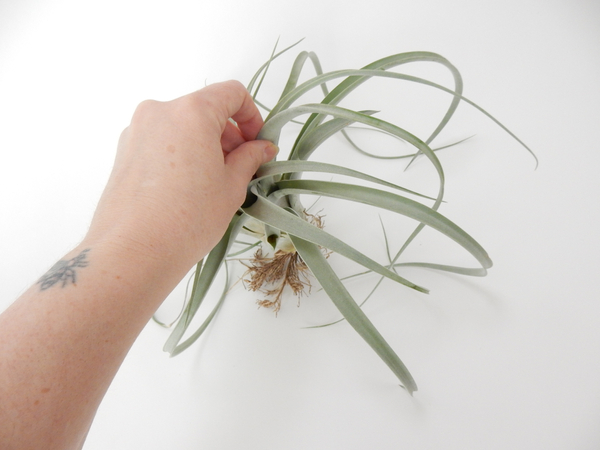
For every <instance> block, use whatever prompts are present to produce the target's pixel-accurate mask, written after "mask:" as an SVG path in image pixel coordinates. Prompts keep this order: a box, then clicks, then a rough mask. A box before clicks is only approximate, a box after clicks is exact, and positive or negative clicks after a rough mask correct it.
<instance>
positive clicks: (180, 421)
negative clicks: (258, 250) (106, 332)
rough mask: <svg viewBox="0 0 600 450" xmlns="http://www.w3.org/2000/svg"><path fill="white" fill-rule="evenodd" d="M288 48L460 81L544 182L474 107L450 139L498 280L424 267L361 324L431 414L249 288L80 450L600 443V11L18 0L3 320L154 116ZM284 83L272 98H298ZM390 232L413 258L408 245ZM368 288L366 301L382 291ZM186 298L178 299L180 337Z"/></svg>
mask: <svg viewBox="0 0 600 450" xmlns="http://www.w3.org/2000/svg"><path fill="white" fill-rule="evenodd" d="M278 36H281V45H282V46H283V45H289V44H291V43H293V42H295V41H296V40H298V39H300V38H302V37H306V39H305V41H304V42H303V43H302V44H301V45H300V46H299V47H298V49H299V50H313V51H315V52H316V53H317V54H318V55H319V56H320V58H321V60H322V63H323V65H324V69H325V70H333V69H341V68H357V67H360V66H362V65H365V64H367V63H369V62H371V61H373V60H375V59H378V58H380V57H383V56H387V55H390V54H394V53H399V52H404V51H412V50H428V51H433V52H437V53H440V54H442V55H444V56H445V57H447V58H448V59H449V60H450V61H451V62H453V63H454V64H455V65H456V66H457V67H458V68H459V70H461V73H462V74H463V77H464V79H465V86H466V88H465V95H466V96H467V97H468V98H470V99H472V100H475V101H476V102H478V103H479V104H481V105H482V106H484V107H485V108H486V109H488V110H489V111H490V112H491V113H493V114H494V115H495V116H496V117H498V118H499V119H500V120H501V121H503V122H504V123H505V124H506V125H507V126H509V128H511V130H513V131H514V132H515V133H516V134H517V135H518V136H520V137H521V138H522V139H523V140H524V141H525V142H527V143H528V144H529V145H530V146H531V147H532V148H533V149H534V151H535V152H536V154H537V155H538V157H539V159H540V165H539V167H538V169H537V170H534V167H535V164H534V161H533V158H531V157H530V156H529V155H528V154H527V152H526V151H524V150H523V149H522V148H521V147H519V145H518V144H517V143H515V142H514V141H513V140H511V139H510V138H509V137H508V136H507V135H506V134H504V133H503V132H502V131H501V130H499V129H498V128H497V127H495V126H494V125H493V124H492V123H491V122H490V121H489V120H487V119H485V118H484V117H483V116H481V115H479V114H477V113H476V112H475V111H474V110H473V109H472V108H469V107H468V106H467V105H462V106H461V107H460V108H459V113H458V114H457V117H456V121H454V122H452V123H451V125H450V126H449V128H448V130H447V131H445V132H444V133H443V134H442V135H441V136H440V137H439V139H438V140H437V141H436V142H438V143H439V145H443V144H445V143H448V142H451V141H452V140H456V139H460V138H461V137H466V136H470V135H472V134H475V135H476V136H475V138H473V139H471V140H470V141H468V142H466V143H465V144H463V145H462V146H460V147H457V148H455V149H452V150H448V151H447V152H446V153H443V154H440V155H441V158H442V162H443V163H444V165H445V168H446V174H447V179H448V181H447V182H448V194H447V200H448V203H447V204H445V205H444V206H443V208H442V212H444V213H445V214H448V216H449V217H451V218H452V219H453V220H455V221H456V222H457V223H458V224H460V225H461V226H463V227H464V228H465V229H466V230H467V231H469V232H470V233H472V234H473V235H474V236H475V237H476V238H477V239H478V240H479V241H480V242H481V243H482V244H483V245H484V247H485V248H486V249H487V250H488V251H489V253H490V255H491V257H492V259H493V260H494V263H495V265H494V267H493V268H492V269H491V271H490V274H489V275H488V277H486V278H481V279H479V278H478V279H473V278H465V277H459V276H449V275H444V274H439V273H432V272H425V271H417V270H412V271H407V272H406V276H409V275H410V277H411V278H412V279H413V280H414V281H417V282H419V283H422V284H424V285H426V286H427V287H429V288H430V289H431V291H432V293H431V294H430V295H427V296H426V295H421V294H418V293H415V292H412V291H409V290H407V289H403V288H400V287H398V286H395V285H392V284H391V283H389V284H384V285H383V286H382V288H381V289H380V290H379V291H378V293H377V295H376V296H375V297H374V298H373V299H371V300H370V302H369V303H367V305H365V311H366V313H367V314H368V315H369V317H370V318H371V319H372V320H373V322H374V323H375V324H376V325H377V326H378V328H379V329H380V331H381V332H382V334H383V335H384V336H385V337H386V338H387V339H388V341H389V342H390V344H391V345H392V346H393V347H394V349H396V350H397V351H398V353H399V355H400V357H401V358H402V359H403V361H404V362H405V363H406V364H407V365H408V367H409V369H410V370H411V372H412V373H413V375H414V377H415V378H416V381H417V383H418V385H419V391H418V392H416V393H415V396H414V397H410V396H408V395H407V394H406V393H405V391H403V390H402V389H401V388H399V387H398V383H397V381H396V380H395V378H394V376H393V375H392V374H391V372H389V370H388V369H387V367H385V365H384V364H383V363H381V362H380V361H379V360H378V358H377V357H376V356H375V355H374V354H373V353H372V351H371V350H370V349H369V348H368V347H367V346H366V345H365V344H364V343H363V342H362V341H361V340H360V338H359V337H358V336H356V335H355V333H354V332H353V331H352V330H350V329H349V327H348V326H347V325H346V324H340V325H337V326H333V327H327V328H323V329H319V330H307V329H303V327H305V326H308V325H314V324H319V323H323V322H326V321H328V320H333V319H335V318H337V316H336V314H335V312H334V311H333V309H332V307H331V306H330V305H329V303H328V302H329V301H328V300H327V299H326V298H325V297H324V296H323V295H322V294H321V293H318V292H315V293H314V295H313V296H311V297H309V298H304V299H303V300H302V303H301V307H300V308H296V300H295V299H289V300H288V301H287V302H286V303H285V304H284V307H283V308H282V311H281V312H280V314H279V316H278V318H274V316H273V314H272V312H270V311H268V310H264V309H262V310H258V309H257V308H256V305H255V300H256V295H255V294H249V293H246V292H245V291H244V290H243V289H242V288H241V286H238V288H236V290H235V291H234V292H233V293H232V295H231V296H230V299H229V301H228V302H227V303H226V304H225V306H224V308H223V309H222V311H221V312H220V313H219V315H218V316H217V319H216V322H215V323H214V326H213V327H211V328H210V330H209V332H207V334H206V336H205V337H204V338H203V339H202V340H201V341H200V342H199V343H198V344H197V345H195V346H194V347H192V348H191V349H190V350H188V351H187V352H186V353H184V354H182V355H181V356H178V357H177V358H173V359H170V358H168V356H167V355H166V354H164V353H163V352H162V351H161V348H162V345H163V343H164V341H165V340H166V338H167V336H168V331H167V330H164V329H162V328H160V327H158V326H157V325H155V324H153V323H151V324H149V325H148V327H147V328H146V329H145V330H144V332H143V333H142V335H141V336H140V338H139V340H138V341H137V343H136V344H135V346H134V347H133V349H132V350H131V352H130V354H129V356H128V358H127V360H126V361H125V363H124V364H123V366H122V369H121V371H120V372H119V374H118V375H117V377H116V379H115V381H114V383H113V385H112V386H111V389H110V390H109V392H108V395H107V396H106V398H105V401H104V403H103V404H102V406H101V408H100V410H99V412H98V415H97V418H96V421H95V423H94V425H93V427H92V430H91V432H90V435H89V438H88V441H87V443H86V446H85V449H86V450H99V449H110V450H125V449H141V448H143V449H148V450H149V449H165V448H177V449H196V448H198V449H199V448H202V449H261V450H264V449H278V450H291V449H330V448H331V449H334V448H335V449H342V448H343V449H352V450H353V449H367V448H376V449H398V448H408V449H527V450H530V449H544V450H551V449H556V450H559V449H561V450H562V449H566V448H568V449H581V450H587V449H590V450H591V449H598V448H600V383H598V380H599V379H600V320H599V319H600V305H599V303H600V293H599V282H598V270H599V269H600V242H599V241H600V239H599V236H598V226H599V225H600V214H599V206H598V205H599V202H598V194H600V181H599V177H598V175H597V172H598V168H600V156H599V154H600V152H599V150H600V106H599V105H600V88H599V87H598V83H599V82H600V49H599V47H598V43H599V42H600V3H598V2H597V1H595V0H505V1H502V2H491V1H476V0H462V1H442V0H439V1H435V0H420V1H411V2H408V1H405V0H393V1H392V0H372V1H369V2H360V3H356V2H348V1H328V0H318V1H317V0H305V1H303V2H294V3H287V2H284V1H281V0H277V1H274V0H260V1H255V2H249V1H240V0H232V1H228V2H208V1H199V0H198V1H192V0H169V1H162V2H161V1H148V0H146V1H140V0H138V1H131V0H119V1H116V0H105V1H103V2H93V3H92V2H87V1H74V0H62V1H61V0H48V1H41V0H21V1H19V2H17V1H9V0H2V2H0V152H1V153H0V154H1V156H2V158H1V164H0V208H1V210H0V211H1V212H0V254H1V258H0V273H1V274H2V282H1V283H0V309H4V308H5V307H6V306H7V305H8V304H9V303H10V302H11V301H12V300H13V299H14V298H16V297H17V296H18V294H19V293H20V292H22V291H23V290H24V289H25V288H26V287H27V286H28V285H29V284H31V283H33V282H35V281H36V279H37V278H38V277H39V275H40V274H41V273H43V272H44V271H45V270H47V268H48V267H49V266H51V265H52V263H53V262H54V261H55V260H57V259H59V258H60V257H61V256H62V254H63V253H65V252H67V251H68V250H69V249H70V248H71V247H72V246H74V245H75V244H76V243H77V242H78V241H79V240H80V239H81V238H82V237H83V235H84V234H85V231H86V227H87V225H88V223H89V220H90V218H91V215H92V213H93V210H94V207H95V203H96V201H97V199H98V197H99V195H100V193H101V191H102V188H103V185H104V183H105V181H106V179H107V176H108V173H109V170H110V168H111V165H112V160H113V157H114V152H115V147H116V142H117V140H118V137H119V134H120V132H121V130H122V129H123V128H124V127H125V126H127V124H128V121H129V118H130V117H131V114H132V112H133V110H134V108H135V106H136V105H137V103H139V102H140V101H141V100H144V99H146V98H154V99H158V100H168V99H171V98H174V97H177V96H180V95H183V94H185V93H187V92H190V91H192V90H195V89H198V88H200V87H202V86H203V85H204V84H205V83H212V82H215V81H220V80H224V79H228V78H237V79H240V80H241V81H243V82H247V81H248V80H249V79H250V77H251V76H252V74H253V73H254V71H255V69H256V68H257V67H258V66H259V65H260V64H262V62H263V61H264V60H265V59H266V58H267V57H268V56H269V54H270V52H271V49H272V46H273V44H274V42H275V40H276V39H277V37H278ZM291 56H292V55H291ZM291 56H290V58H288V59H286V60H284V61H282V62H281V64H282V65H283V66H285V67H286V68H287V67H289V64H291V61H292V59H291ZM285 70H287V69H285ZM285 70H282V71H281V73H282V74H283V73H284V71H285ZM309 72H310V71H309ZM425 73H426V72H425ZM436 73H437V72H436ZM272 81H273V83H274V84H273V86H275V87H274V88H273V89H272V91H269V87H265V88H264V89H265V95H266V97H268V96H269V93H270V92H271V94H270V95H272V96H273V97H276V95H277V92H276V91H277V89H279V86H280V84H281V83H283V80H278V79H275V78H273V80H272ZM394 86H395V85H394ZM406 88H411V86H407V85H406V84H404V85H402V88H401V89H400V90H402V89H404V90H406ZM388 92H391V91H388V88H387V87H384V88H382V89H381V93H383V96H384V97H385V96H388ZM419 92H421V91H419ZM389 95H391V94H389ZM424 95H426V94H424ZM424 98H428V97H424ZM365 99H366V100H370V98H369V97H368V96H367V97H365ZM374 101H375V100H374ZM428 101H429V100H426V101H425V106H428V103H427V102H428ZM431 101H432V105H433V103H435V101H434V100H431ZM367 103H368V102H367ZM399 106H400V108H399V110H400V111H402V112H401V113H399V114H403V116H401V117H404V118H406V120H408V121H410V120H412V121H413V122H412V123H413V124H414V126H415V127H417V128H419V126H421V125H422V122H420V120H421V119H418V120H416V119H415V118H416V117H417V118H419V117H420V118H422V117H426V116H424V115H423V114H424V112H426V110H427V108H423V107H422V106H420V105H418V104H415V103H413V102H411V101H406V102H402V103H401V104H400V105H399ZM432 107H433V106H432ZM411 108H415V109H414V110H413V109H411ZM413 111H415V114H413ZM436 111H437V110H436ZM423 120H425V119H423ZM331 158H332V160H334V161H335V157H334V156H332V157H331ZM346 158H347V159H348V161H354V159H353V158H354V157H350V156H344V157H343V159H342V161H345V160H346ZM338 161H339V155H338ZM361 164H362V166H361V167H362V168H363V169H365V170H369V171H370V172H371V173H374V174H380V173H384V172H385V171H384V170H383V169H379V168H378V167H379V166H377V165H376V163H375V162H369V163H367V164H366V165H365V163H364V161H363V162H362V163H361ZM369 164H370V165H369ZM385 167H386V170H387V169H389V168H390V165H386V166H385ZM403 168H404V164H403V163H399V164H398V165H397V166H394V173H395V174H396V177H397V178H396V179H394V180H392V181H395V182H399V183H401V182H403V177H407V178H406V180H407V182H410V181H413V182H415V183H416V184H417V185H418V184H419V180H420V179H421V178H419V176H420V175H421V174H428V173H430V172H431V171H430V169H429V168H428V167H427V164H426V163H425V162H422V163H419V164H416V165H415V166H413V167H411V168H410V169H409V170H408V171H407V172H406V173H404V172H403ZM380 170H381V171H383V172H380ZM385 173H386V174H387V172H385ZM427 176H428V175H423V177H424V178H422V179H427ZM415 180H416V181H415ZM432 192H435V187H432V188H431V191H430V193H432ZM374 217H375V221H376V222H377V224H378V219H377V216H376V215H375V216H374ZM367 222H368V221H367V220H365V221H364V224H363V223H362V220H356V219H354V220H353V221H352V220H347V219H345V218H343V217H342V216H339V217H338V218H336V216H335V214H333V213H330V214H329V215H328V217H327V227H328V229H329V230H331V231H332V232H339V233H340V234H343V235H348V236H351V235H354V236H355V237H356V236H358V237H359V238H362V237H365V236H366V237H368V238H369V239H370V240H369V241H366V240H363V241H362V242H363V243H362V245H363V246H364V248H366V249H367V250H369V249H370V250H371V251H373V254H374V255H379V256H383V255H384V253H385V252H384V250H383V239H382V237H381V231H380V229H379V228H377V227H378V225H377V226H373V225H372V224H371V225H369V223H367ZM390 223H391V222H390ZM369 227H373V228H369ZM388 232H389V233H390V240H391V241H392V246H394V245H395V248H396V249H397V248H398V246H399V245H400V244H401V238H400V237H395V235H394V234H393V232H392V231H391V229H388ZM427 238H428V235H426V234H424V235H423V237H422V239H421V240H420V241H419V242H420V244H418V245H416V246H415V247H414V248H413V250H412V253H411V255H412V256H414V257H415V258H419V249H420V248H422V249H423V252H424V253H426V254H427V256H429V255H430V254H431V255H437V256H438V257H439V258H440V261H441V260H443V261H444V262H449V263H452V262H454V263H463V261H462V254H460V252H458V253H457V255H455V254H454V253H453V252H452V251H446V248H445V247H444V244H441V246H440V247H439V248H435V247H434V246H432V245H429V246H428V242H436V241H435V239H436V237H435V236H431V239H433V241H428V239H427ZM433 258H435V256H434V257H433ZM431 259H432V258H430V259H429V260H431ZM336 264H337V263H336ZM339 264H340V267H341V266H343V264H342V263H341V262H340V263H339ZM238 275H239V274H238ZM365 280H366V281H364V284H362V285H357V284H356V283H355V285H356V286H355V287H357V288H358V289H359V290H360V289H361V288H364V287H365V286H367V288H365V290H368V287H370V286H372V285H373V283H374V282H375V281H376V279H375V278H366V279H365ZM182 295H183V291H182V290H181V289H180V290H178V291H177V292H175V293H174V294H173V295H172V296H171V297H170V298H169V300H168V301H167V303H166V304H165V307H164V311H163V314H164V316H165V318H167V317H169V316H170V315H172V314H171V313H172V311H173V310H175V309H177V308H178V307H179V304H180V302H181V296H182ZM357 298H358V297H357Z"/></svg>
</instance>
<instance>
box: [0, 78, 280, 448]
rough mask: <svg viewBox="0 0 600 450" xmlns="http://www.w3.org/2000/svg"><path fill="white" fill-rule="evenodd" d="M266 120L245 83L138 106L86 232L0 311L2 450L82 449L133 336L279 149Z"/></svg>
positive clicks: (216, 237)
mask: <svg viewBox="0 0 600 450" xmlns="http://www.w3.org/2000/svg"><path fill="white" fill-rule="evenodd" d="M230 118H232V119H233V120H234V121H235V122H236V123H237V126H235V125H233V124H232V123H231V122H230V120H229V119H230ZM261 127H262V118H261V116H260V114H259V112H258V109H257V108H256V106H255V105H254V102H253V101H252V98H251V97H250V95H249V94H248V92H247V91H246V90H245V89H244V87H243V86H242V85H241V84H240V83H238V82H225V83H218V84H215V85H211V86H208V87H207V88H204V89H202V90H200V91H197V92H195V93H192V94H189V95H187V96H184V97H181V98H179V99H176V100H173V101H171V102H154V101H147V102H143V103H142V104H140V106H139V107H138V109H137V110H136V112H135V114H134V116H133V118H132V121H131V124H130V125H129V126H128V127H127V129H126V130H125V131H124V132H123V133H122V135H121V138H120V139H119V145H118V151H117V157H116V159H115V165H114V168H113V171H112V174H111V176H110V178H109V181H108V183H107V185H106V188H105V190H104V193H103V195H102V198H101V199H100V202H99V204H98V207H97V209H96V213H95V215H94V217H93V220H92V223H91V225H90V228H89V231H88V233H87V234H86V236H85V238H84V239H83V241H82V242H81V244H80V245H78V246H77V247H76V248H75V249H73V251H71V252H69V253H68V254H67V255H65V256H64V257H63V258H62V259H61V262H60V264H57V265H56V266H55V267H53V268H52V269H51V270H50V271H49V272H48V273H47V274H46V275H45V276H44V277H42V279H41V280H40V282H39V283H37V284H36V285H34V286H32V287H31V288H30V289H29V290H27V291H26V292H25V293H24V294H23V295H22V296H21V297H20V298H19V299H17V300H16V301H15V302H14V303H13V304H12V305H11V306H10V307H9V308H8V309H7V310H6V311H4V313H2V314H1V315H0V449H2V450H23V449H44V450H77V449H80V448H81V447H82V446H83V442H84V440H85V437H86V435H87V432H88V430H89V427H90V425H91V422H92V419H93V417H94V415H95V412H96V409H97V408H98V405H99V404H100V402H101V400H102V398H103V396H104V394H105V392H106V390H107V389H108V387H109V385H110V383H111V381H112V379H113V377H114V375H115V373H116V372H117V370H118V368H119V366H120V364H121V362H122V361H123V359H124V358H125V355H126V354H127V352H128V351H129V348H130V347H131V345H132V344H133V342H134V341H135V339H136V337H137V336H138V334H139V333H140V331H141V330H142V329H143V328H144V326H145V325H146V324H147V322H148V321H149V320H150V318H151V317H152V315H153V314H154V312H155V311H156V309H157V308H158V307H159V306H160V304H161V303H162V301H163V300H164V299H165V298H166V297H167V295H168V294H169V293H170V292H171V291H172V290H173V288H174V287H175V286H176V285H177V284H178V283H179V281H180V280H181V279H182V278H183V277H184V276H185V274H186V273H187V272H188V271H189V269H190V268H191V267H192V266H193V265H194V264H195V263H196V262H197V261H199V260H200V259H202V258H203V257H204V256H205V255H206V254H207V253H208V252H209V251H210V250H211V249H212V248H213V247H214V246H215V244H216V243H217V242H218V241H219V239H220V238H221V236H222V235H223V233H224V232H225V230H226V229H227V225H228V223H229V221H230V220H231V218H232V217H233V215H234V214H235V212H236V210H237V208H238V207H239V206H240V205H241V204H242V203H243V201H244V198H245V195H246V186H247V184H248V182H249V181H250V179H251V178H252V176H253V175H254V173H255V172H256V170H257V169H258V167H259V166H260V164H263V163H265V162H267V161H269V160H270V159H272V158H273V157H274V156H275V153H276V151H277V149H276V147H275V146H273V145H272V144H270V143H268V142H266V141H257V140H255V138H256V136H257V134H258V132H259V130H260V128H261ZM165 149H166V151H165ZM206 211H209V212H210V214H203V213H202V212H206Z"/></svg>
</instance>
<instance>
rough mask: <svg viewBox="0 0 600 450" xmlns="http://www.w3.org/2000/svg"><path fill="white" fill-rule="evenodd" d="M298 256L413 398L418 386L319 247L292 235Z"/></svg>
mask: <svg viewBox="0 0 600 450" xmlns="http://www.w3.org/2000/svg"><path fill="white" fill-rule="evenodd" d="M290 237H291V239H292V243H293V244H294V246H295V247H296V250H297V251H298V254H299V255H300V257H301V258H302V260H303V261H304V262H305V263H306V265H307V266H308V267H309V268H310V270H311V271H312V273H313V274H314V276H315V278H317V280H318V281H319V283H320V284H321V286H322V287H323V289H324V290H325V292H326V293H327V295H328V296H329V298H330V299H331V301H332V302H333V303H334V305H335V306H336V307H337V308H338V309H339V311H340V312H341V313H342V315H343V316H344V318H345V319H346V320H347V321H348V323H349V324H350V325H351V326H352V327H353V328H354V329H355V330H356V332H357V333H358V334H359V335H360V336H361V337H362V338H363V339H364V340H365V341H366V342H367V344H369V345H370V346H371V348H372V349H373V350H375V352H376V353H377V354H378V355H379V357H380V358H381V359H382V360H383V361H384V362H385V363H386V364H387V365H388V367H389V368H390V369H391V370H392V372H394V374H395V375H396V376H397V377H398V379H399V380H400V382H401V383H402V384H403V385H404V387H405V389H406V390H407V391H408V392H409V393H410V394H411V395H412V393H413V392H414V391H416V390H417V384H416V383H415V380H414V379H413V377H412V375H411V374H410V372H409V371H408V369H407V368H406V366H405V365H404V363H403V362H402V361H401V360H400V358H399V357H398V355H397V354H396V353H395V352H394V350H392V348H391V347H390V345H389V344H388V343H387V342H386V341H385V339H384V338H383V336H381V334H380V333H379V331H377V329H376V328H375V326H374V325H373V323H372V322H371V321H370V320H369V318H368V317H367V316H366V315H365V313H364V312H363V311H362V309H360V307H359V306H358V305H357V304H356V302H355V301H354V299H353V298H352V296H351V295H350V293H349V292H348V291H347V290H346V288H345V286H344V285H343V284H342V282H341V281H340V279H339V278H338V276H337V274H336V273H335V272H334V271H333V269H332V268H331V266H330V265H329V263H328V262H327V260H326V259H325V256H323V253H322V252H321V250H320V249H319V247H318V246H316V245H315V244H313V243H311V242H308V241H305V240H304V239H300V238H299V237H297V236H290Z"/></svg>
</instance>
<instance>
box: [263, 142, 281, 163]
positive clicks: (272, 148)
mask: <svg viewBox="0 0 600 450" xmlns="http://www.w3.org/2000/svg"><path fill="white" fill-rule="evenodd" d="M278 153H279V147H277V146H276V145H275V144H273V143H272V142H269V143H268V144H267V145H266V146H265V148H264V154H265V158H264V161H265V162H269V161H271V160H272V159H273V158H275V157H276V156H277V154H278Z"/></svg>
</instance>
